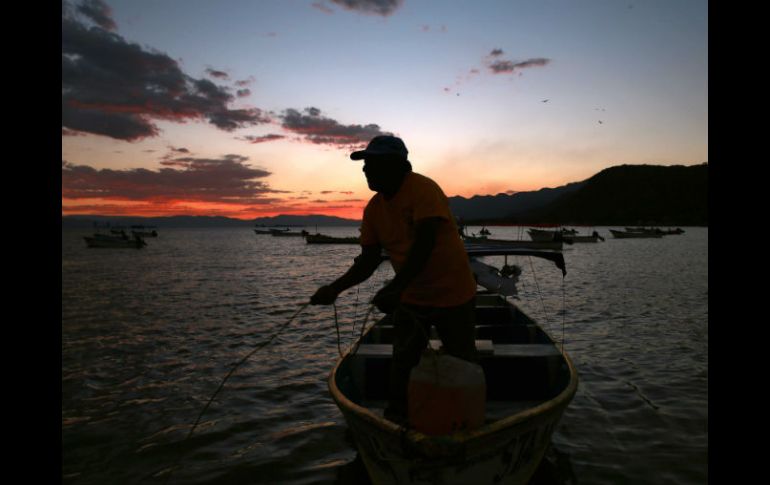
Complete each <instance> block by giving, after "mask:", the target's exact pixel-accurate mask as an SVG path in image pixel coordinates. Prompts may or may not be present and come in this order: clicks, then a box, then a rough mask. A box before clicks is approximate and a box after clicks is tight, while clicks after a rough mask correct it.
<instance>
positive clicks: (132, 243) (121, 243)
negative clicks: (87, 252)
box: [83, 236, 147, 249]
mask: <svg viewBox="0 0 770 485" xmlns="http://www.w3.org/2000/svg"><path fill="white" fill-rule="evenodd" d="M83 239H85V241H86V245H87V246H88V247H89V248H135V249H140V248H143V247H144V246H146V245H147V243H146V242H144V241H143V240H141V239H108V238H97V237H88V236H85V237H84V238H83Z"/></svg>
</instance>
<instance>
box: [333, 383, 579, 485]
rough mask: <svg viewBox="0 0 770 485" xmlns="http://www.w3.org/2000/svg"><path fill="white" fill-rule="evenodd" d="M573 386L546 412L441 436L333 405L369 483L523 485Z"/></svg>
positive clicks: (554, 427)
mask: <svg viewBox="0 0 770 485" xmlns="http://www.w3.org/2000/svg"><path fill="white" fill-rule="evenodd" d="M576 387H577V386H576V385H575V386H574V388H571V389H569V390H568V391H569V392H568V393H566V394H565V395H564V396H562V397H561V399H560V400H559V403H558V404H556V405H549V406H548V409H544V410H530V411H528V412H527V413H523V414H522V415H521V416H518V417H514V418H515V419H511V421H510V422H505V423H504V422H497V423H495V424H493V425H492V428H493V429H486V430H485V429H482V430H481V431H479V432H476V433H469V434H467V435H458V436H452V437H444V438H435V437H433V438H431V437H425V435H422V436H420V433H417V432H415V431H409V432H406V433H403V432H402V431H400V430H399V429H392V428H389V427H386V426H383V423H382V422H380V421H381V420H380V419H379V418H378V417H377V416H375V415H372V416H367V414H366V413H365V412H364V411H362V410H355V409H353V406H350V405H348V403H345V402H339V401H338V402H337V405H338V406H339V407H340V409H341V410H342V414H343V416H344V417H345V421H346V422H347V425H348V427H349V428H350V430H351V432H352V435H353V436H354V439H355V444H356V447H357V448H358V450H359V453H360V455H361V458H362V460H363V463H364V465H365V467H366V470H367V472H368V473H369V477H370V479H371V480H372V483H374V484H377V485H380V484H382V485H386V484H387V485H390V484H393V485H396V484H415V485H416V484H435V483H441V484H447V485H454V484H457V485H464V484H469V483H500V484H508V485H525V484H526V483H528V482H529V480H530V478H531V477H532V475H533V474H534V473H535V470H537V467H538V466H539V465H540V462H541V461H542V459H543V456H544V455H545V452H546V450H547V449H548V445H549V444H550V442H551V436H552V434H553V431H554V430H555V429H556V427H557V426H558V424H559V421H560V419H561V417H562V414H563V413H564V410H565V409H566V407H567V405H568V404H569V401H570V400H571V398H572V396H573V395H574V391H575V389H576ZM333 395H334V394H333ZM336 400H337V399H335V401H336ZM488 427H489V426H488Z"/></svg>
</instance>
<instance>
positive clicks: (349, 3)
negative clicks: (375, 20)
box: [313, 0, 404, 17]
mask: <svg viewBox="0 0 770 485" xmlns="http://www.w3.org/2000/svg"><path fill="white" fill-rule="evenodd" d="M330 1H331V2H332V3H334V4H335V5H337V6H340V7H342V8H344V9H346V10H350V11H354V12H358V13H363V14H367V15H381V16H383V17H387V16H388V15H391V14H393V12H395V11H396V10H398V9H399V7H401V5H403V4H404V0H330ZM316 3H317V2H316ZM313 6H314V7H316V8H319V9H320V8H321V7H319V6H318V5H316V4H315V3H314V4H313ZM321 10H323V9H321Z"/></svg>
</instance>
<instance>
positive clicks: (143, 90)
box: [62, 8, 270, 141]
mask: <svg viewBox="0 0 770 485" xmlns="http://www.w3.org/2000/svg"><path fill="white" fill-rule="evenodd" d="M234 99H235V97H234V96H233V95H231V94H230V93H229V92H228V88H224V87H220V86H217V85H215V84H214V83H212V82H211V81H209V80H207V79H194V78H192V77H190V76H187V75H186V74H185V73H183V72H182V70H181V69H180V67H179V65H178V63H177V61H175V60H173V59H171V58H170V57H169V56H168V55H166V54H163V53H160V52H155V51H149V50H146V49H145V48H143V47H140V46H139V45H137V44H132V43H129V42H127V41H126V40H125V39H123V37H121V36H119V35H117V34H115V33H112V32H108V31H107V30H105V29H104V28H101V27H90V28H88V27H86V26H84V25H83V24H82V23H81V22H80V21H79V20H78V19H77V18H75V17H74V16H73V14H71V11H70V9H69V8H63V9H62V127H63V128H66V129H69V130H73V131H80V132H86V133H93V134H97V135H104V136H108V137H112V138H115V139H119V140H126V141H134V140H139V139H142V138H146V137H153V136H157V135H158V134H159V130H158V128H157V126H156V125H155V124H154V121H156V120H167V121H175V122H185V121H191V120H208V121H209V122H210V123H211V124H213V125H215V126H216V127H218V128H220V129H222V130H225V131H232V130H234V129H236V128H241V127H245V126H253V125H258V124H262V123H267V122H269V121H270V119H269V118H268V117H267V116H266V115H264V114H263V113H262V112H261V111H260V110H259V109H240V110H231V109H229V108H228V104H229V103H230V102H232V101H233V100H234Z"/></svg>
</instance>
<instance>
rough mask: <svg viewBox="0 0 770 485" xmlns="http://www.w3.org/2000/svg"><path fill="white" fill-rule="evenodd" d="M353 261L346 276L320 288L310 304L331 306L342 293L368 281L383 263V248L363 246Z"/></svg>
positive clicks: (376, 245) (375, 245) (373, 245)
mask: <svg viewBox="0 0 770 485" xmlns="http://www.w3.org/2000/svg"><path fill="white" fill-rule="evenodd" d="M353 261H354V262H353V266H351V267H350V269H349V270H348V271H347V272H346V273H345V274H344V275H342V276H340V277H339V278H337V279H336V280H334V281H333V282H332V283H331V284H329V285H325V286H322V287H320V288H319V289H318V291H316V292H315V294H314V295H313V296H312V297H311V298H310V303H312V304H314V305H331V304H332V303H334V300H336V299H337V296H338V295H339V294H340V293H342V292H343V291H345V290H347V289H348V288H350V287H353V286H355V285H357V284H359V283H362V282H364V281H366V280H367V279H368V278H369V277H370V276H371V275H372V273H374V271H375V270H376V269H377V267H378V266H379V265H380V263H381V262H382V248H381V247H380V245H379V244H372V245H367V246H361V254H360V255H359V256H357V257H356V258H355V259H354V260H353Z"/></svg>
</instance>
